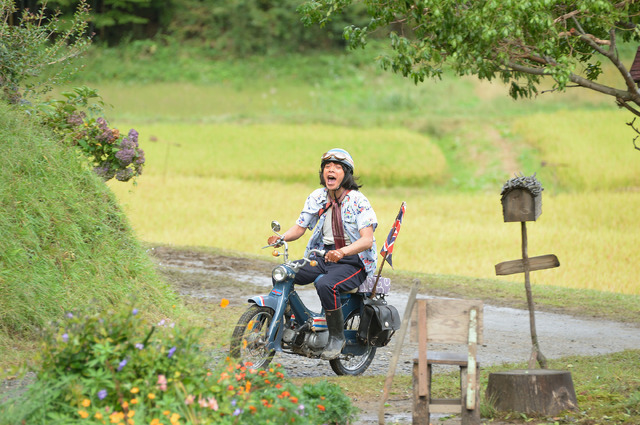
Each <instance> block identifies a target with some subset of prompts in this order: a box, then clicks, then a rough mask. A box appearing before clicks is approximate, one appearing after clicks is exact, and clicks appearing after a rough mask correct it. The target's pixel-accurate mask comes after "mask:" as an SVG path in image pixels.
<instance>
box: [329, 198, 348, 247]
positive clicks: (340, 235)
mask: <svg viewBox="0 0 640 425" xmlns="http://www.w3.org/2000/svg"><path fill="white" fill-rule="evenodd" d="M347 193H349V191H348V190H345V191H344V192H343V193H342V195H341V196H340V198H338V200H334V199H333V198H331V196H329V200H330V202H331V207H332V208H331V230H332V231H333V243H334V244H335V246H336V249H340V248H343V247H344V246H345V245H346V243H345V240H344V226H343V225H342V208H341V204H342V200H343V199H344V197H345V196H346V195H347Z"/></svg>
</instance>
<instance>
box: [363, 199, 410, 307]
mask: <svg viewBox="0 0 640 425" xmlns="http://www.w3.org/2000/svg"><path fill="white" fill-rule="evenodd" d="M405 205H406V202H404V201H403V202H402V205H400V212H398V216H397V217H396V220H398V218H400V222H402V217H401V214H402V210H403V208H404V207H405ZM393 224H394V227H395V224H396V223H395V221H394V223H393ZM392 230H393V228H392ZM398 230H399V227H398ZM389 236H391V234H389ZM396 236H397V235H396ZM387 239H388V238H387ZM385 243H386V242H385ZM387 255H389V251H385V252H384V254H383V255H382V264H380V268H379V269H378V275H377V276H376V281H375V283H374V284H373V289H372V290H371V295H369V298H370V299H372V298H373V297H375V296H376V289H377V288H378V281H379V280H380V276H382V268H383V267H384V263H386V262H387Z"/></svg>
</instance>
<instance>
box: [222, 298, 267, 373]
mask: <svg viewBox="0 0 640 425" xmlns="http://www.w3.org/2000/svg"><path fill="white" fill-rule="evenodd" d="M271 320H273V310H272V309H270V308H269V307H260V306H257V305H253V306H251V307H249V309H248V310H247V311H245V312H244V314H243V315H242V316H240V319H238V323H237V324H236V328H235V329H234V331H233V335H232V336H231V346H230V350H229V351H230V355H231V357H233V358H236V359H239V360H240V361H241V362H242V363H245V364H246V363H251V364H252V366H253V367H255V368H258V369H260V368H264V367H265V366H267V365H268V364H269V363H271V360H273V356H274V354H275V351H273V350H269V349H267V342H268V341H267V334H268V332H269V325H270V324H271Z"/></svg>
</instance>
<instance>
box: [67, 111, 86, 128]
mask: <svg viewBox="0 0 640 425" xmlns="http://www.w3.org/2000/svg"><path fill="white" fill-rule="evenodd" d="M85 116H86V114H85V113H84V112H78V113H73V114H71V115H69V116H68V117H67V124H71V125H82V123H83V122H84V117H85Z"/></svg>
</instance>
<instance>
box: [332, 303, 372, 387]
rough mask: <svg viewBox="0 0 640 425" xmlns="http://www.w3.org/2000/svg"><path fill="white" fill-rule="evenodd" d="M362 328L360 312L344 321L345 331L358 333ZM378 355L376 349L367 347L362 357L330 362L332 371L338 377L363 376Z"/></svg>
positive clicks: (338, 359)
mask: <svg viewBox="0 0 640 425" xmlns="http://www.w3.org/2000/svg"><path fill="white" fill-rule="evenodd" d="M359 326H360V312H359V311H354V312H353V313H351V314H350V315H349V316H348V317H347V318H346V320H345V321H344V330H345V331H349V330H353V331H357V330H358V327H359ZM375 355H376V347H372V346H370V345H369V346H367V349H366V350H365V352H364V353H363V354H362V355H360V356H352V357H351V358H349V359H346V358H341V357H338V358H336V359H333V360H329V364H330V365H331V369H333V371H334V372H335V373H336V375H340V376H342V375H349V376H357V375H362V374H363V373H364V371H365V370H367V368H368V367H369V365H370V364H371V362H372V361H373V358H374V357H375Z"/></svg>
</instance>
